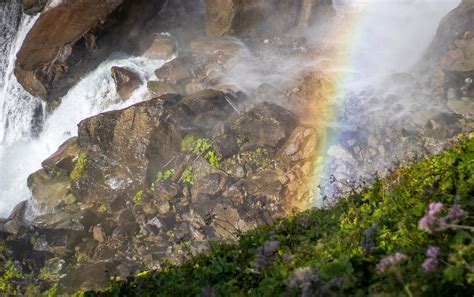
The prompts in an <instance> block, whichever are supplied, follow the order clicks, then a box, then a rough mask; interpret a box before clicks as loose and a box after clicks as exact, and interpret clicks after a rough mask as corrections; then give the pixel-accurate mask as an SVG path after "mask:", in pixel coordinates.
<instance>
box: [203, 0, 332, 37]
mask: <svg viewBox="0 0 474 297" xmlns="http://www.w3.org/2000/svg"><path fill="white" fill-rule="evenodd" d="M205 3H206V29H207V33H208V35H210V36H222V35H226V34H236V35H244V34H249V33H252V32H256V31H259V30H265V31H266V32H267V33H269V32H274V33H283V32H285V31H287V30H288V29H290V28H292V27H295V26H298V25H306V24H308V23H310V22H311V21H312V20H313V17H314V16H315V15H316V14H317V13H318V12H321V11H325V12H328V11H330V10H331V8H332V0H325V1H316V0H298V1H280V0H265V1H253V0H245V1H238V0H206V1H205Z"/></svg>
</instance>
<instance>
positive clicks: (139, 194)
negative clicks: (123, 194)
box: [132, 190, 143, 204]
mask: <svg viewBox="0 0 474 297" xmlns="http://www.w3.org/2000/svg"><path fill="white" fill-rule="evenodd" d="M142 198H143V190H141V191H138V192H137V193H136V194H135V196H133V199H132V200H133V204H138V203H140V202H141V201H142Z"/></svg>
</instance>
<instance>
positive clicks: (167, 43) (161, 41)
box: [144, 34, 178, 60]
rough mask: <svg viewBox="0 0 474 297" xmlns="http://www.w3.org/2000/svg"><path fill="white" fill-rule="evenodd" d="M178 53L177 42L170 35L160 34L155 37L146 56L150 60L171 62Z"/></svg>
mask: <svg viewBox="0 0 474 297" xmlns="http://www.w3.org/2000/svg"><path fill="white" fill-rule="evenodd" d="M177 51H178V45H177V43H176V40H175V39H174V38H172V37H171V36H170V35H168V34H160V35H157V36H156V37H155V39H154V40H153V43H152V44H151V45H150V47H149V48H148V49H147V50H146V52H145V54H144V56H145V57H147V58H150V59H160V60H169V59H171V58H172V57H173V56H174V55H175V54H176V52H177Z"/></svg>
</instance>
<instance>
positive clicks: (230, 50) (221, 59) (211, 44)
mask: <svg viewBox="0 0 474 297" xmlns="http://www.w3.org/2000/svg"><path fill="white" fill-rule="evenodd" d="M191 49H192V51H193V53H194V54H195V55H197V56H198V57H200V58H201V59H204V60H207V61H209V62H210V63H211V64H210V65H212V64H216V63H217V64H221V65H226V64H228V63H229V62H230V61H233V60H234V61H236V60H238V58H239V57H241V56H244V55H245V54H247V52H248V50H247V48H246V46H245V45H244V44H243V43H242V42H241V41H240V40H238V39H237V38H234V37H221V38H211V37H198V38H196V39H194V40H193V41H191ZM226 66H229V65H226ZM213 67H214V69H209V70H214V71H215V70H216V69H217V68H216V67H217V66H216V65H214V66H213ZM203 72H204V73H203V74H204V75H205V74H206V70H205V69H204V70H203Z"/></svg>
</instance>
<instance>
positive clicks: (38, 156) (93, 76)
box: [0, 1, 164, 217]
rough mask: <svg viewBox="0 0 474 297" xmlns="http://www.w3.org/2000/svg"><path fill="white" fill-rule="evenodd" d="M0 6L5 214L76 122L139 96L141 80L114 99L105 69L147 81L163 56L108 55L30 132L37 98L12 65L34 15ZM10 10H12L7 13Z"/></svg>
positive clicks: (1, 211) (1, 207)
mask: <svg viewBox="0 0 474 297" xmlns="http://www.w3.org/2000/svg"><path fill="white" fill-rule="evenodd" d="M0 5H1V4H0ZM0 9H1V10H0V15H1V16H2V19H1V26H2V27H1V28H0V29H1V30H2V32H4V34H3V36H2V37H0V38H1V39H0V40H1V41H2V42H3V43H2V44H1V45H0V46H1V47H2V48H1V50H2V52H3V53H7V54H5V55H4V57H5V58H3V59H2V60H0V63H1V64H0V73H1V74H0V75H1V78H2V79H1V85H0V86H1V97H0V99H1V105H0V217H5V216H7V215H8V214H9V212H10V211H11V210H12V208H13V207H14V206H15V205H16V204H17V203H19V202H20V201H22V200H27V199H29V198H31V193H30V191H29V190H28V187H27V182H26V181H27V177H28V175H29V174H31V173H32V172H34V171H35V170H38V169H39V168H40V167H41V162H42V161H43V160H44V159H46V158H47V157H48V156H49V155H51V154H52V153H53V152H54V151H55V150H56V149H57V148H58V146H59V145H60V144H61V143H62V142H64V141H65V140H66V139H68V138H69V137H71V136H74V135H75V134H77V124H78V123H79V122H80V121H81V120H83V119H85V118H87V117H89V116H92V115H95V114H98V113H100V112H104V111H107V110H112V109H118V108H123V107H126V106H128V105H131V104H133V103H136V102H139V101H141V100H143V98H144V97H145V94H146V84H143V85H142V86H141V87H140V88H138V89H137V90H136V91H135V92H134V93H133V94H132V96H131V98H130V99H128V100H127V101H126V102H121V101H118V100H117V97H118V96H117V93H116V90H115V84H114V82H113V80H112V77H111V72H110V69H111V67H112V66H121V67H126V68H128V69H131V70H132V71H134V72H136V73H138V74H139V76H140V77H141V78H142V80H143V81H147V80H148V79H150V78H151V77H152V76H153V75H154V73H153V71H154V70H155V69H156V68H158V67H160V66H161V65H163V63H164V61H162V60H149V59H146V58H137V57H129V56H125V55H119V54H116V55H113V56H112V57H110V58H109V59H108V60H107V61H105V62H103V63H102V64H101V65H99V66H98V67H97V68H96V69H95V70H94V71H92V72H90V73H89V74H88V75H86V76H85V77H84V78H83V79H82V80H81V81H80V82H78V84H77V85H76V86H75V87H74V88H72V89H71V90H70V91H69V92H68V94H67V95H66V96H64V97H63V98H62V103H61V105H60V106H59V107H58V108H57V109H56V110H55V111H54V112H53V113H52V114H50V115H49V116H48V117H47V118H46V119H45V120H44V123H43V129H42V131H41V132H40V133H35V128H37V125H35V120H36V119H37V117H38V110H42V108H41V101H40V100H39V99H37V98H34V97H32V96H31V95H29V94H28V93H26V92H25V91H24V90H23V88H22V87H21V86H20V85H19V83H18V82H17V81H16V79H15V76H14V75H13V70H14V63H15V57H16V52H17V51H18V50H19V48H20V46H21V44H22V41H23V39H24V38H25V36H26V34H27V33H28V31H29V29H30V28H31V26H32V25H33V24H34V22H35V20H36V19H35V18H31V17H27V16H23V17H22V15H21V5H20V4H18V3H16V1H12V2H11V3H6V4H5V3H4V4H3V6H0ZM14 11H15V12H16V14H14V13H12V12H14ZM20 19H21V22H20ZM19 23H20V24H19ZM18 24H19V26H18ZM17 27H18V30H16V28H17ZM38 107H40V108H38ZM40 114H41V113H40Z"/></svg>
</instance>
